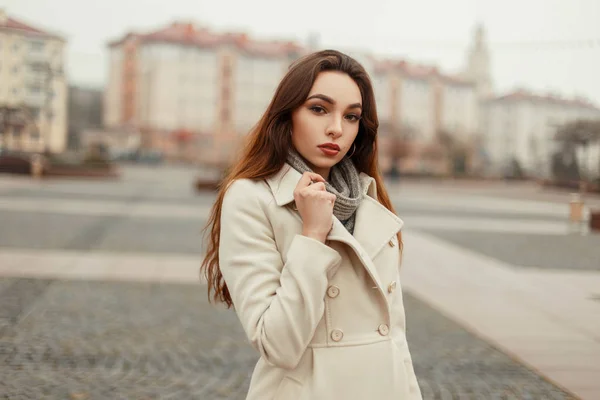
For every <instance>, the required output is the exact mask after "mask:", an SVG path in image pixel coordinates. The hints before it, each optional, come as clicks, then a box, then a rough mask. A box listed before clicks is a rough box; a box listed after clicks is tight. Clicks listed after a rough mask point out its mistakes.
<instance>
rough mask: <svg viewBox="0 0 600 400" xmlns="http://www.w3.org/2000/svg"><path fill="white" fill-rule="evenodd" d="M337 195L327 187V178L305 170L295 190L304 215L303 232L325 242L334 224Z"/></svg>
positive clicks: (300, 211) (296, 199)
mask: <svg viewBox="0 0 600 400" xmlns="http://www.w3.org/2000/svg"><path fill="white" fill-rule="evenodd" d="M335 199H336V197H335V195H334V194H333V193H329V192H327V191H326V189H325V179H323V177H322V176H321V175H319V174H315V173H314V172H305V173H304V174H302V178H301V179H300V181H299V182H298V185H296V189H295V190H294V200H295V201H296V207H297V208H298V212H299V213H300V216H301V217H302V234H303V235H304V236H307V237H310V238H313V239H316V240H318V241H320V242H322V243H325V240H326V239H327V235H328V234H329V231H330V230H331V227H332V226H333V204H334V203H335Z"/></svg>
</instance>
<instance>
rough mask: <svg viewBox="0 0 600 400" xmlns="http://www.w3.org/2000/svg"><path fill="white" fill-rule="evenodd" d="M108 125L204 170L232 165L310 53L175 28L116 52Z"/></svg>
mask: <svg viewBox="0 0 600 400" xmlns="http://www.w3.org/2000/svg"><path fill="white" fill-rule="evenodd" d="M109 51H110V68H109V71H110V72H109V79H108V85H107V87H106V91H105V97H104V104H105V108H104V123H105V125H106V126H107V127H108V128H109V129H110V128H117V127H123V126H127V127H133V128H137V129H139V130H140V131H141V132H142V147H146V148H152V149H159V150H161V151H162V152H164V153H165V155H166V156H167V157H169V156H172V157H175V158H185V159H187V160H190V161H194V160H196V161H199V162H203V163H216V164H218V163H221V162H223V161H226V160H228V159H229V158H230V157H231V155H232V153H233V149H234V148H235V146H236V145H237V144H239V141H240V137H241V136H242V135H244V134H246V133H247V132H248V131H249V130H250V129H251V127H252V126H253V125H254V124H255V123H256V122H258V120H259V118H260V116H261V114H262V112H264V110H265V109H266V107H267V105H268V103H269V101H270V99H271V97H272V96H273V93H274V91H275V88H276V86H277V84H278V83H279V81H280V79H281V78H282V77H283V75H284V74H285V72H286V70H287V68H288V66H289V64H290V62H291V61H293V60H294V59H296V58H297V57H298V56H299V55H300V54H301V53H302V49H301V48H300V47H299V46H297V45H295V44H293V43H287V42H283V43H282V42H258V41H254V40H251V39H250V38H248V37H247V35H245V34H217V33H213V32H211V31H209V30H208V29H205V28H201V27H197V26H195V25H194V24H191V23H174V24H171V25H169V26H167V27H165V28H163V29H160V30H158V31H155V32H151V33H147V34H135V33H130V34H127V35H126V36H125V37H123V38H122V39H120V40H117V41H114V42H112V43H110V44H109Z"/></svg>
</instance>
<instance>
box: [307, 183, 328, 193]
mask: <svg viewBox="0 0 600 400" xmlns="http://www.w3.org/2000/svg"><path fill="white" fill-rule="evenodd" d="M310 189H311V190H316V191H319V192H324V191H325V190H326V189H325V184H324V183H323V182H316V183H313V184H312V185H310Z"/></svg>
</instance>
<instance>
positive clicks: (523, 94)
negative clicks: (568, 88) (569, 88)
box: [488, 89, 600, 112]
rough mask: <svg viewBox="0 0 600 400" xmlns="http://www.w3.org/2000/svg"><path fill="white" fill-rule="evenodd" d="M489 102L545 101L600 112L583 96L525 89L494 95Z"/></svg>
mask: <svg viewBox="0 0 600 400" xmlns="http://www.w3.org/2000/svg"><path fill="white" fill-rule="evenodd" d="M488 101H489V102H518V101H530V102H534V103H545V104H556V105H561V106H571V107H580V108H587V109H590V110H595V111H599V112H600V108H598V107H597V106H596V105H595V104H593V103H592V102H591V101H589V100H587V99H584V98H579V97H577V98H570V99H569V98H565V97H561V96H559V95H557V94H546V95H542V94H536V93H532V92H530V91H527V90H525V89H518V90H515V91H513V92H510V93H507V94H504V95H501V96H498V97H494V98H491V99H489V100H488Z"/></svg>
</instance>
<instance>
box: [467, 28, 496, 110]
mask: <svg viewBox="0 0 600 400" xmlns="http://www.w3.org/2000/svg"><path fill="white" fill-rule="evenodd" d="M464 77H465V78H467V79H469V80H471V81H473V82H475V85H476V87H477V96H478V97H479V98H482V97H487V96H489V95H490V94H492V91H493V85H492V74H491V71H490V53H489V50H488V47H487V42H486V37H485V29H484V27H483V25H481V24H478V25H477V26H476V28H475V33H474V35H473V42H472V43H471V45H470V46H469V50H468V52H467V65H466V69H465V71H464Z"/></svg>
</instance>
